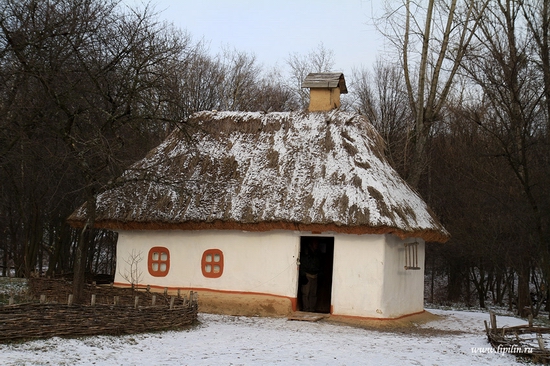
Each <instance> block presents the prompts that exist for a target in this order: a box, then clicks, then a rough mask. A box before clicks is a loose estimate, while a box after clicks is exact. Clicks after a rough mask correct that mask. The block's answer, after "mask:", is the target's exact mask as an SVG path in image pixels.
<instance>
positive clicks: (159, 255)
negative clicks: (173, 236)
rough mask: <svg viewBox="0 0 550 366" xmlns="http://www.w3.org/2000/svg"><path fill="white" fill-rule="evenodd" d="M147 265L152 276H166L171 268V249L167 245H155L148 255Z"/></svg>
mask: <svg viewBox="0 0 550 366" xmlns="http://www.w3.org/2000/svg"><path fill="white" fill-rule="evenodd" d="M147 258H148V259H147V267H148V269H149V273H150V274H151V276H155V277H164V276H166V275H167V274H168V271H169V270H170V251H169V250H168V249H167V248H165V247H153V248H151V250H149V255H148V256H147Z"/></svg>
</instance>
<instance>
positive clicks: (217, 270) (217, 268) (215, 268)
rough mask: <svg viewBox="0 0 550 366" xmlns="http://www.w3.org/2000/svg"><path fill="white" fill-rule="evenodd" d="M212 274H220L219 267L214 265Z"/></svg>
mask: <svg viewBox="0 0 550 366" xmlns="http://www.w3.org/2000/svg"><path fill="white" fill-rule="evenodd" d="M214 273H220V266H218V265H217V264H216V265H214Z"/></svg>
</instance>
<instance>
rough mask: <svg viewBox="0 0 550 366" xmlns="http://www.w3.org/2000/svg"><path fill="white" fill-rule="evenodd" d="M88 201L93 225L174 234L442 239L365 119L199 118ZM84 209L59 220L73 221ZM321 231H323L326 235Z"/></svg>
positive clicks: (346, 116) (335, 114) (291, 115)
mask: <svg viewBox="0 0 550 366" xmlns="http://www.w3.org/2000/svg"><path fill="white" fill-rule="evenodd" d="M190 124H191V125H193V126H195V128H194V129H193V130H192V131H191V132H190V136H185V135H184V134H183V132H182V131H175V132H174V133H173V134H172V135H171V136H169V137H168V139H167V140H166V141H164V142H163V143H162V144H161V145H159V146H158V147H157V148H156V149H154V150H153V151H152V152H151V153H150V154H148V155H147V157H146V158H144V159H143V160H141V161H139V162H137V163H136V164H134V165H133V166H132V167H131V168H130V169H129V170H128V171H127V172H126V173H125V174H124V175H123V176H122V177H121V178H120V179H119V181H123V182H124V180H126V183H123V184H121V185H119V186H116V187H115V188H113V189H110V190H108V191H106V192H104V193H102V194H100V195H99V196H98V201H97V202H98V207H97V210H96V212H97V217H96V224H97V225H98V226H101V227H105V228H111V229H123V228H125V229H127V228H136V229H138V228H143V229H145V228H148V229H153V228H178V229H191V228H193V229H201V228H217V229H226V230H227V229H242V228H245V227H246V228H247V229H248V230H257V231H258V230H259V231H262V230H273V229H288V230H296V228H298V227H299V228H305V227H307V228H315V229H316V230H315V231H321V232H323V231H337V232H354V233H367V232H376V233H380V232H383V233H387V232H391V233H395V234H396V235H399V236H401V237H409V236H416V237H417V236H420V237H423V238H424V239H426V240H433V239H435V240H437V241H446V240H447V239H448V236H449V234H448V233H447V231H446V230H445V229H444V228H443V226H441V224H440V223H439V221H438V220H437V218H436V217H435V215H434V214H433V213H432V212H431V210H429V208H428V207H427V206H426V204H425V203H424V202H423V201H422V199H421V198H420V197H419V196H418V194H417V193H416V192H415V191H414V190H412V189H411V188H410V187H409V186H408V185H407V184H406V183H405V182H404V181H403V180H402V179H401V178H400V177H399V175H398V174H397V173H396V172H395V171H394V170H393V169H392V168H391V167H390V165H389V163H388V162H387V160H386V159H385V158H384V156H383V151H384V142H383V140H382V138H381V137H380V135H379V134H378V133H377V132H376V131H375V129H374V128H373V127H372V125H371V124H370V123H368V121H367V120H366V119H365V117H362V116H359V115H354V114H348V113H341V112H330V113H307V112H300V113H269V114H265V113H245V112H217V113H216V112H201V113H197V114H195V115H194V116H193V117H192V118H191V120H190ZM85 216H86V209H85V207H84V206H83V207H81V208H80V209H78V210H76V211H75V212H74V213H73V215H71V217H70V218H69V222H71V223H72V224H73V225H81V224H82V222H83V221H84V218H85ZM329 228H330V230H329Z"/></svg>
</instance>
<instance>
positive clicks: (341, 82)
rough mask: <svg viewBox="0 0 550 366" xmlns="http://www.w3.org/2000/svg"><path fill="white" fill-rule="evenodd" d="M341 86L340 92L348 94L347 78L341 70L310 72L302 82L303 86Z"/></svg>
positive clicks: (312, 87) (314, 87)
mask: <svg viewBox="0 0 550 366" xmlns="http://www.w3.org/2000/svg"><path fill="white" fill-rule="evenodd" d="M336 87H338V88H340V94H347V92H348V89H347V88H346V80H345V79H344V74H343V73H341V72H321V73H313V72H312V73H310V74H309V75H308V76H306V78H305V79H304V81H303V82H302V88H310V89H316V88H336Z"/></svg>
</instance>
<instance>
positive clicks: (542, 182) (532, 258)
mask: <svg viewBox="0 0 550 366" xmlns="http://www.w3.org/2000/svg"><path fill="white" fill-rule="evenodd" d="M483 10H484V14H483V17H482V22H481V23H480V26H479V32H478V34H477V40H476V42H475V44H473V47H472V50H471V52H469V53H468V58H467V62H465V63H464V66H465V69H466V70H467V72H468V75H469V76H470V77H471V78H472V80H474V81H475V83H476V84H477V86H478V87H479V88H480V89H481V91H482V93H483V94H482V99H481V100H482V105H481V107H480V108H477V111H476V113H472V116H473V117H472V118H471V119H470V120H471V121H472V122H473V123H476V124H478V125H479V126H480V127H481V128H482V129H483V131H484V132H485V133H486V134H487V136H488V137H489V138H490V140H491V141H492V143H491V145H490V146H491V150H490V151H489V152H488V154H490V155H491V156H494V157H495V158H499V160H500V161H501V163H502V164H503V166H505V167H508V169H510V172H511V173H512V174H513V177H514V178H515V182H513V183H510V185H511V187H514V190H516V191H517V192H518V195H519V197H521V200H518V202H517V203H518V210H520V212H522V213H523V215H519V216H518V217H517V218H516V219H517V221H518V222H521V227H522V228H523V229H521V228H518V231H519V232H523V235H522V236H520V237H518V238H517V240H518V243H517V244H518V246H519V247H520V248H521V250H520V251H519V252H518V253H517V254H518V255H517V256H516V257H515V259H514V262H513V265H514V268H515V269H516V271H517V273H518V304H517V306H518V311H519V313H520V314H522V315H523V314H524V309H525V308H526V307H529V306H531V301H530V296H529V281H530V275H531V273H532V270H533V267H534V266H537V265H540V266H541V268H542V270H543V273H544V274H545V275H544V280H545V284H546V285H548V283H549V282H548V281H549V279H550V242H549V239H548V238H549V236H548V229H547V228H548V200H547V199H546V196H547V193H548V192H547V189H546V187H547V186H548V183H549V181H548V169H547V165H545V164H544V160H545V158H544V156H545V155H546V156H548V155H547V154H548V145H547V144H545V143H544V141H545V138H546V119H545V113H546V109H545V108H543V104H542V103H541V101H542V100H544V93H545V91H544V89H545V88H544V77H541V73H542V74H543V70H541V68H539V67H537V61H536V57H534V56H535V55H534V54H533V50H534V49H536V48H534V47H533V37H532V35H531V34H528V33H527V32H525V31H524V29H525V27H524V24H525V19H524V18H522V17H521V14H522V7H521V3H518V2H516V1H512V0H505V1H501V2H496V3H491V4H490V5H489V6H488V7H487V8H486V9H483ZM479 12H481V10H479ZM541 71H542V72H541ZM544 166H546V168H543V167H544ZM541 169H542V171H546V174H539V173H540V172H541ZM510 189H512V188H510Z"/></svg>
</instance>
